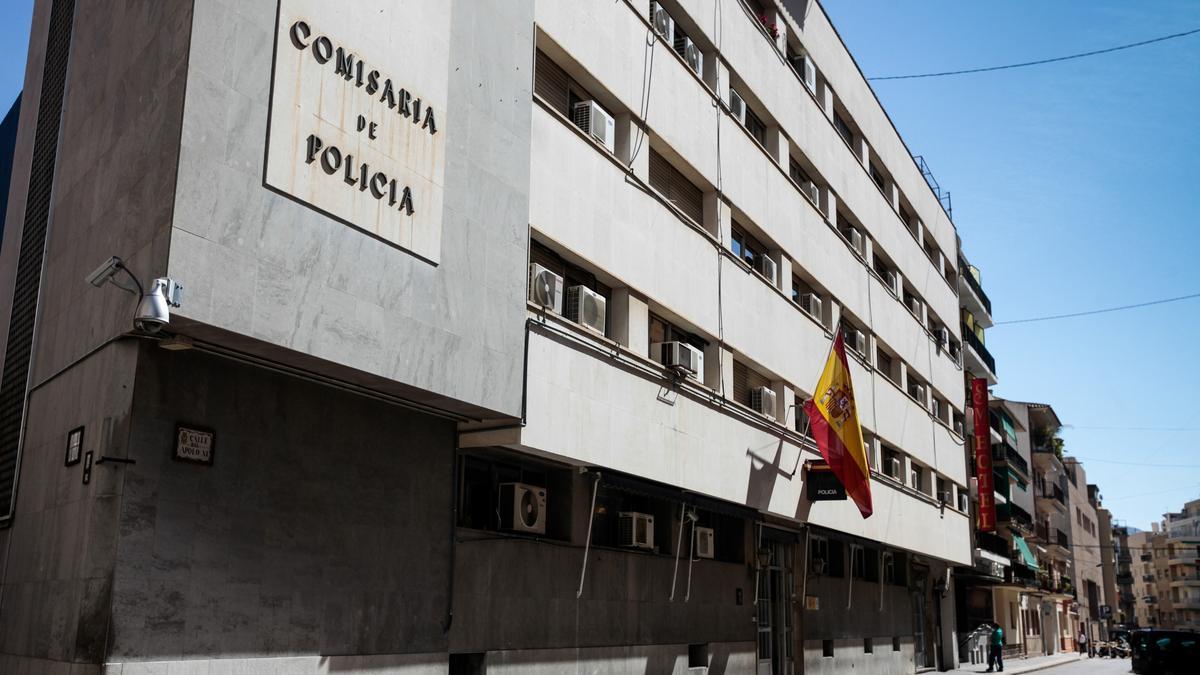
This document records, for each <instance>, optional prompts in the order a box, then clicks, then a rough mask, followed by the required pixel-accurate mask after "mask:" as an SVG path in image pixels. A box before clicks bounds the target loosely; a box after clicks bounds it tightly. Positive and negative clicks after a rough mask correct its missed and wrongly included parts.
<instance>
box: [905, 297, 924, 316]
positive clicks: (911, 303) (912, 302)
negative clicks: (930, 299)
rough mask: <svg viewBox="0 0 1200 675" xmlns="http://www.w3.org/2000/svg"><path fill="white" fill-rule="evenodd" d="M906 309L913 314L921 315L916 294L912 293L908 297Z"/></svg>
mask: <svg viewBox="0 0 1200 675" xmlns="http://www.w3.org/2000/svg"><path fill="white" fill-rule="evenodd" d="M908 309H909V311H911V312H912V313H913V314H916V315H917V316H921V301H920V299H918V298H917V296H915V295H913V296H910V297H909V298H908Z"/></svg>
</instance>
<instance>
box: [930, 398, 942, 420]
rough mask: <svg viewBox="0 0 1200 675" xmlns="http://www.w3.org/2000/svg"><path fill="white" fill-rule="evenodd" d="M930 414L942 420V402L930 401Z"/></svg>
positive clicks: (932, 399) (934, 399) (933, 399)
mask: <svg viewBox="0 0 1200 675" xmlns="http://www.w3.org/2000/svg"><path fill="white" fill-rule="evenodd" d="M929 412H931V413H933V416H934V417H937V418H939V419H941V417H942V402H941V401H939V400H937V399H936V398H931V399H929Z"/></svg>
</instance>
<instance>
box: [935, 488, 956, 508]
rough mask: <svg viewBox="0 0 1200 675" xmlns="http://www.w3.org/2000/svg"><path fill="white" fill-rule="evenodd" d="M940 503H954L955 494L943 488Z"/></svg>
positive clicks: (940, 493) (939, 496) (948, 504)
mask: <svg viewBox="0 0 1200 675" xmlns="http://www.w3.org/2000/svg"><path fill="white" fill-rule="evenodd" d="M938 503H940V504H945V505H946V506H950V505H951V504H953V503H954V494H953V493H952V492H950V491H949V490H942V491H941V492H939V493H938Z"/></svg>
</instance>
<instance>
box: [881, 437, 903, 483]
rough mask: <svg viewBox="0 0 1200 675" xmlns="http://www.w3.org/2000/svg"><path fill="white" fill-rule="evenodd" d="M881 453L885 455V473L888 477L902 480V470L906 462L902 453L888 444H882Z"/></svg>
mask: <svg viewBox="0 0 1200 675" xmlns="http://www.w3.org/2000/svg"><path fill="white" fill-rule="evenodd" d="M880 453H881V454H882V455H883V474H884V475H885V476H887V477H888V478H894V479H896V480H902V479H901V478H900V475H901V474H900V470H901V467H903V465H904V462H903V461H902V460H901V459H900V453H899V452H897V451H896V450H895V449H893V448H889V447H888V446H886V445H884V446H880Z"/></svg>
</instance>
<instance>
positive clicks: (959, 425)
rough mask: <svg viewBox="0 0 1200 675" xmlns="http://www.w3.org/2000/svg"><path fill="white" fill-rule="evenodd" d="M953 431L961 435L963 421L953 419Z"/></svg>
mask: <svg viewBox="0 0 1200 675" xmlns="http://www.w3.org/2000/svg"><path fill="white" fill-rule="evenodd" d="M954 433H956V434H958V435H959V436H962V435H963V421H962V420H961V419H956V420H954Z"/></svg>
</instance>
